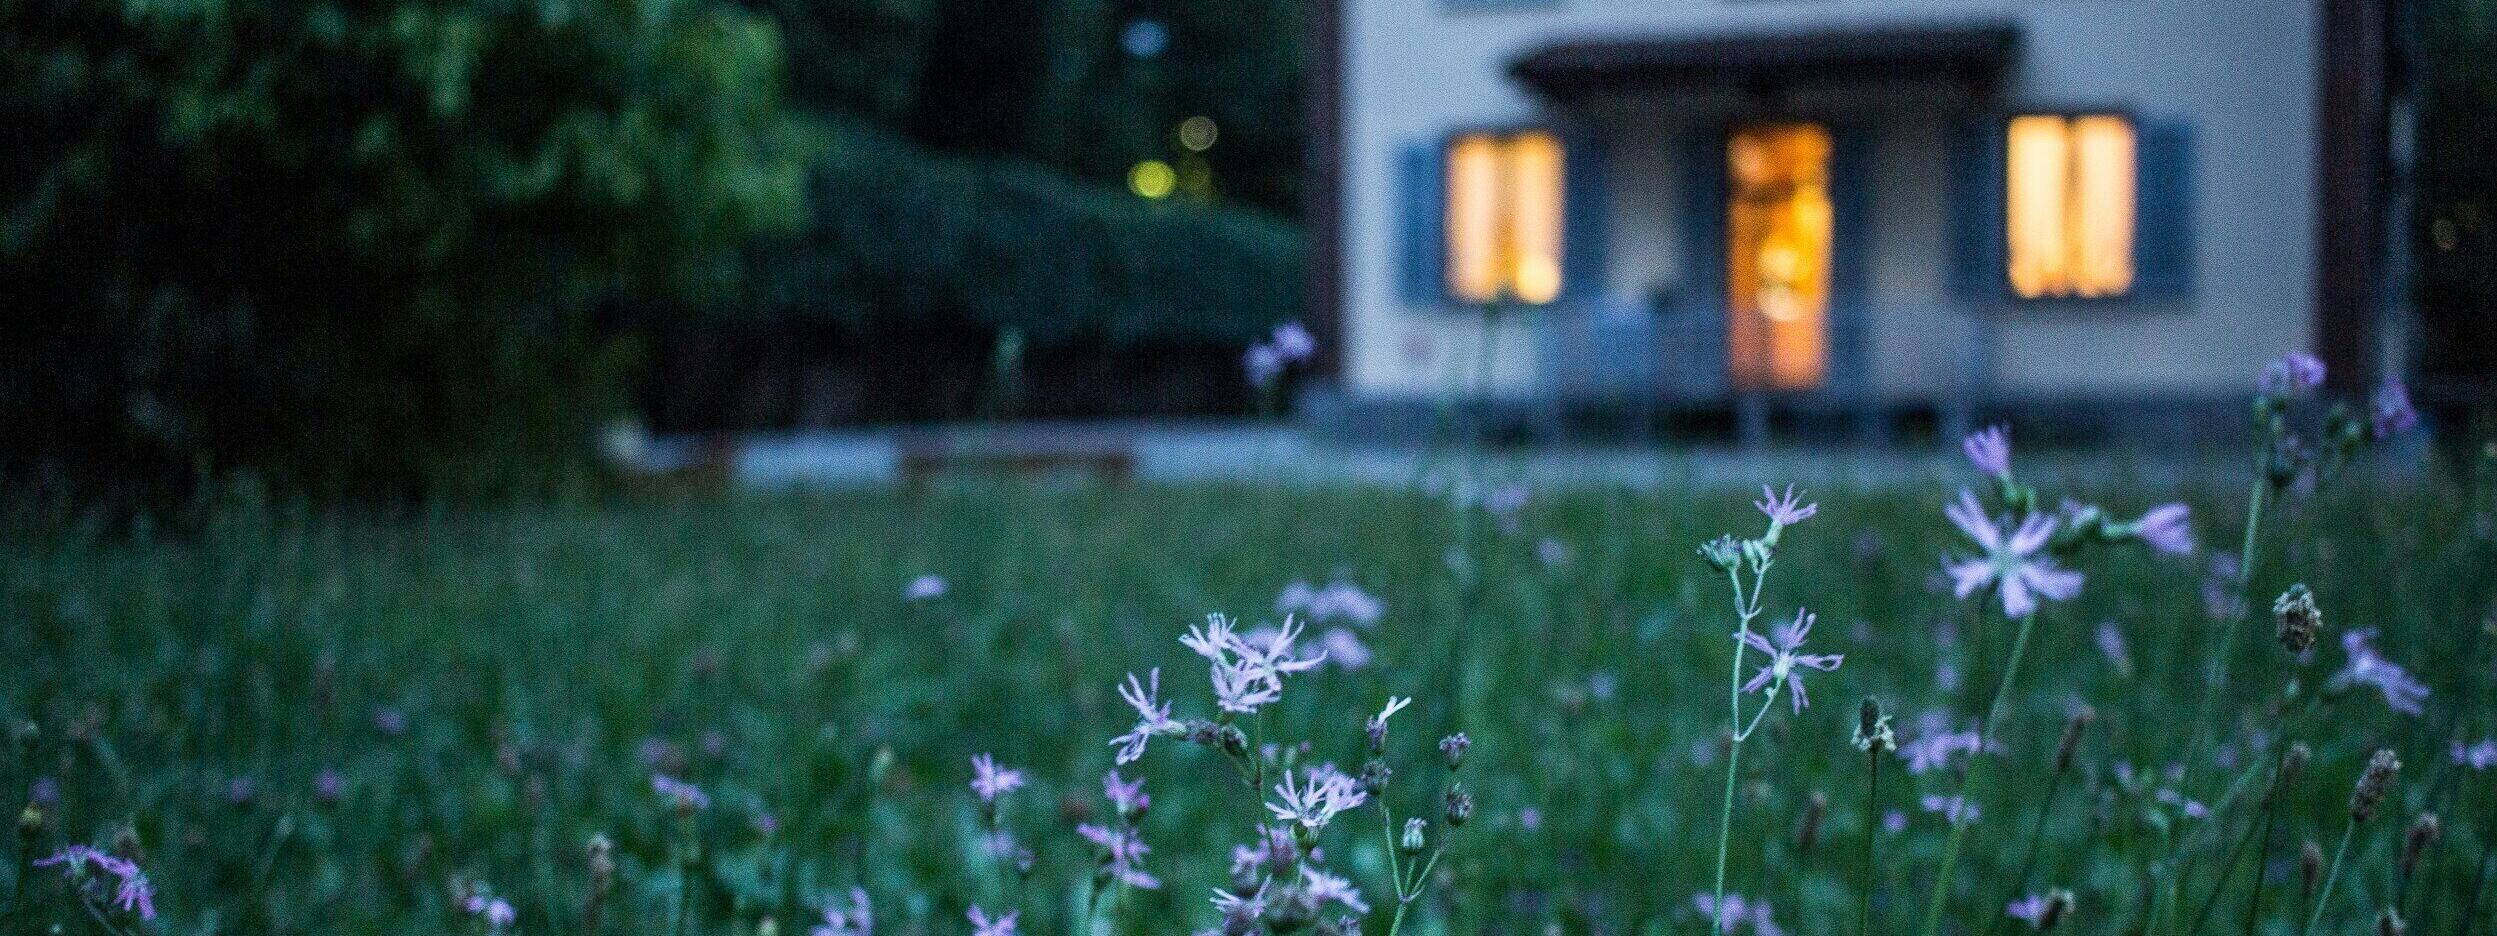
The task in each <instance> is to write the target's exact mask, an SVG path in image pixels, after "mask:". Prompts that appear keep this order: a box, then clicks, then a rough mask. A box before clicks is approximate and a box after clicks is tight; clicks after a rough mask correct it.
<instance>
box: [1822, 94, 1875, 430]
mask: <svg viewBox="0 0 2497 936" xmlns="http://www.w3.org/2000/svg"><path fill="white" fill-rule="evenodd" d="M1873 143H1874V137H1873V134H1872V132H1871V131H1868V130H1863V129H1858V128H1845V129H1840V130H1838V131H1837V135H1836V139H1835V140H1833V141H1832V147H1831V152H1830V159H1829V201H1830V282H1829V293H1830V295H1829V369H1828V374H1829V381H1828V383H1829V386H1830V388H1831V389H1833V390H1835V391H1837V392H1839V393H1841V394H1847V395H1855V394H1860V393H1862V392H1864V390H1865V388H1866V385H1867V381H1866V380H1865V376H1866V375H1865V370H1866V364H1867V356H1866V352H1865V345H1866V343H1867V342H1866V339H1867V335H1866V334H1865V332H1866V328H1867V324H1868V323H1867V322H1866V321H1865V320H1866V318H1867V317H1868V316H1869V315H1870V310H1869V309H1868V308H1867V306H1868V305H1869V304H1870V299H1871V292H1872V271H1871V269H1870V267H1869V261H1870V258H1871V253H1872V244H1871V243H1870V242H1869V240H1870V238H1871V235H1872V230H1873V225H1872V213H1871V203H1872V196H1873Z"/></svg>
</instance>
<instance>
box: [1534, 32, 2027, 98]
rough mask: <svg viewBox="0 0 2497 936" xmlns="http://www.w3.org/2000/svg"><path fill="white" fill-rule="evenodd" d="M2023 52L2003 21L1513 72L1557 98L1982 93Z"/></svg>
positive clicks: (1598, 47) (1672, 45)
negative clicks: (1902, 83) (1644, 93)
mask: <svg viewBox="0 0 2497 936" xmlns="http://www.w3.org/2000/svg"><path fill="white" fill-rule="evenodd" d="M2019 46H2020V30H2019V27H2018V26H2016V25H2014V24H2013V23H2011V22H2010V21H2008V20H1986V21H1974V22H1960V23H1952V24H1920V25H1867V26H1856V27H1840V28H1829V27H1812V28H1806V29H1797V30H1793V31H1787V32H1742V33H1735V32H1728V33H1705V34H1691V33H1682V34H1676V35H1671V36H1651V37H1636V36H1634V37H1628V38H1604V39H1586V40H1570V41H1562V42H1556V43H1552V44H1549V45H1545V46H1542V47H1539V48H1536V49H1533V50H1531V51H1529V52H1527V53H1526V54H1525V55H1523V56H1521V57H1519V58H1518V59H1517V60H1516V61H1513V62H1511V63H1510V64H1509V74H1510V75H1511V76H1513V77H1515V78H1516V79H1518V80H1519V81H1522V82H1524V83H1525V84H1526V85H1527V86H1529V87H1532V88H1535V89H1537V90H1539V91H1542V92H1544V93H1545V94H1549V95H1552V96H1554V97H1560V98H1567V97H1572V96H1577V95H1583V94H1588V93H1602V92H1608V91H1632V90H1643V89H1656V88H1692V89H1709V88H1723V89H1730V90H1736V91H1743V92H1751V93H1768V92H1776V91H1780V90H1784V89H1786V88H1789V87H1792V86H1795V85H1800V84H1813V85H1828V84H1846V83H1854V82H1861V81H1878V80H1896V79H1909V80H1923V81H1932V80H1937V79H1939V80H1944V81H1949V82H1952V83H1956V84H1959V85H1962V86H1963V87H1965V88H1966V89H1967V91H1968V92H1969V93H1971V94H1972V95H1983V94H1986V93H1987V92H1989V91H1991V90H1992V89H1993V87H1994V85H1995V82H1996V81H1997V80H1999V79H2000V78H2001V77H2002V74H2003V72H2004V71H2005V70H2006V69H2008V68H2009V67H2010V66H2011V64H2012V60H2013V58H2014V56H2015V55H2017V53H2018V51H2019Z"/></svg>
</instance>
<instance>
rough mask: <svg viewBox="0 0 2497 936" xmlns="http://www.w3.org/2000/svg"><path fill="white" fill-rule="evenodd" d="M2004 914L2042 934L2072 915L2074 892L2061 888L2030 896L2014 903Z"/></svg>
mask: <svg viewBox="0 0 2497 936" xmlns="http://www.w3.org/2000/svg"><path fill="white" fill-rule="evenodd" d="M2003 914H2004V915H2005V916H2008V917H2011V918H2012V919H2015V920H2019V921H2021V922H2024V923H2027V924H2029V927H2030V928H2031V929H2034V930H2037V931H2038V932H2041V933H2042V932H2045V931H2047V930H2050V929H2054V928H2055V926H2056V924H2059V923H2062V922H2063V918H2064V917H2067V916H2070V915H2071V914H2072V892H2071V891H2068V890H2064V889H2063V888H2060V887H2059V888H2056V889H2054V890H2052V891H2049V892H2047V893H2044V894H2030V895H2029V896H2027V897H2023V898H2021V899H2019V900H2015V901H2012V902H2011V905H2010V906H2008V907H2005V908H2004V909H2003Z"/></svg>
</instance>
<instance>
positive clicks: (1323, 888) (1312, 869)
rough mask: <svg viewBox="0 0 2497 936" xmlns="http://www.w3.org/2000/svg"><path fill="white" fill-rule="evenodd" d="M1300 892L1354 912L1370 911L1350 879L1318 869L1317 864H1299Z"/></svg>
mask: <svg viewBox="0 0 2497 936" xmlns="http://www.w3.org/2000/svg"><path fill="white" fill-rule="evenodd" d="M1301 892H1302V893H1304V894H1307V895H1309V899H1310V900H1311V901H1314V902H1316V903H1319V904H1328V903H1334V904H1342V905H1343V907H1344V909H1346V910H1350V911H1352V912H1354V913H1368V912H1370V903H1369V901H1366V900H1363V899H1361V890H1360V888H1356V887H1354V886H1353V882H1351V881H1348V880H1345V879H1343V878H1340V877H1336V876H1335V875H1332V874H1328V873H1326V872H1325V871H1321V870H1318V866H1317V865H1312V864H1303V865H1301Z"/></svg>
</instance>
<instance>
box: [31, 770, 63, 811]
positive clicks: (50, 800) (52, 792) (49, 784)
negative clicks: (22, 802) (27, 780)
mask: <svg viewBox="0 0 2497 936" xmlns="http://www.w3.org/2000/svg"><path fill="white" fill-rule="evenodd" d="M26 798H27V799H28V800H30V801H32V802H33V803H34V804H35V805H37V806H46V807H48V806H52V805H54V804H57V803H59V802H60V801H61V781H60V780H59V779H57V778H55V777H53V776H52V775H50V774H45V775H43V776H40V777H36V778H35V782H34V783H32V784H29V785H28V786H27V788H26Z"/></svg>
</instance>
